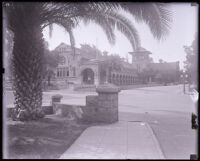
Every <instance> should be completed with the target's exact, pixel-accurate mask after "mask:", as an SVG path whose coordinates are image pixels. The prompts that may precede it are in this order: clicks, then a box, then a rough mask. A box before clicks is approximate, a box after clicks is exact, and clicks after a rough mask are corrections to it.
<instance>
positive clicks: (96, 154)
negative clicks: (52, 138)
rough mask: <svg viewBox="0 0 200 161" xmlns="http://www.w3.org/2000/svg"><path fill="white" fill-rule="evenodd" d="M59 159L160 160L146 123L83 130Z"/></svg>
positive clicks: (159, 152)
mask: <svg viewBox="0 0 200 161" xmlns="http://www.w3.org/2000/svg"><path fill="white" fill-rule="evenodd" d="M60 159H164V156H163V153H162V151H161V149H160V146H159V143H158V141H157V139H156V138H155V136H154V134H153V131H152V129H151V128H150V126H149V125H148V124H147V123H143V122H127V121H119V122H117V123H114V124H110V125H101V126H93V127H90V128H88V129H86V130H85V131H84V132H83V133H82V134H81V136H80V137H79V138H78V139H77V140H76V141H75V142H74V144H73V145H72V146H71V147H70V148H69V149H68V150H67V151H66V152H65V153H64V154H63V155H62V156H61V157H60Z"/></svg>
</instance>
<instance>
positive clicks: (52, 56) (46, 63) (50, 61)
mask: <svg viewBox="0 0 200 161" xmlns="http://www.w3.org/2000/svg"><path fill="white" fill-rule="evenodd" d="M58 64H59V56H58V53H57V51H52V52H51V51H49V50H48V48H45V51H44V59H43V76H44V80H45V82H46V80H47V85H48V86H50V85H51V78H52V77H53V76H54V73H55V69H56V67H58Z"/></svg>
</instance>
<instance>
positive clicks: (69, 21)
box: [3, 2, 170, 120]
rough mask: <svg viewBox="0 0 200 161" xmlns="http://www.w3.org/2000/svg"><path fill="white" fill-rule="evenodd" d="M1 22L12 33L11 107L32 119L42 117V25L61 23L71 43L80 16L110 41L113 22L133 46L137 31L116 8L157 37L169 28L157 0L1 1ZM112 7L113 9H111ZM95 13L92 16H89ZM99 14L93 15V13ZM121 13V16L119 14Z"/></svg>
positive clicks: (163, 34)
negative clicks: (140, 0)
mask: <svg viewBox="0 0 200 161" xmlns="http://www.w3.org/2000/svg"><path fill="white" fill-rule="evenodd" d="M3 5H4V7H3V12H4V13H3V14H4V16H5V18H4V20H7V21H6V22H5V21H4V22H5V23H4V25H6V27H8V28H9V29H10V30H11V31H12V32H13V33H14V47H13V69H14V71H13V77H14V84H13V88H14V95H15V111H16V115H14V116H17V118H18V119H20V120H32V119H38V118H40V117H43V113H42V110H41V106H42V71H41V69H42V68H43V64H42V60H43V58H44V44H43V41H44V40H43V35H42V29H44V28H45V27H46V26H50V27H51V26H52V24H54V23H56V24H59V25H61V26H63V27H64V28H65V29H66V30H67V31H68V32H69V35H70V40H71V44H72V47H73V46H74V45H75V40H74V38H73V33H72V29H73V28H74V27H76V26H77V24H78V23H79V21H80V19H84V21H88V20H91V21H94V22H95V23H97V24H99V25H101V26H102V27H103V29H104V30H105V33H106V35H107V37H108V38H109V40H110V42H114V33H113V30H112V29H113V27H114V26H116V27H117V28H118V29H120V31H122V32H123V33H124V34H125V35H126V36H128V38H129V40H131V44H132V46H133V48H135V47H136V46H137V45H139V42H138V41H137V40H139V39H138V37H137V34H136V33H137V32H136V30H135V28H133V26H130V24H128V21H127V20H125V19H124V17H123V16H121V15H119V14H117V13H118V12H117V11H118V10H119V9H124V10H125V11H128V12H129V13H131V14H132V15H133V16H135V18H136V20H137V21H144V22H145V23H146V24H147V25H148V26H149V27H150V30H151V32H152V34H153V35H154V36H155V37H156V38H157V39H158V40H161V39H162V38H163V37H164V36H165V35H166V33H167V32H168V31H169V22H170V12H169V11H168V10H167V8H166V6H165V5H163V4H160V3H155V4H154V3H145V4H140V3H129V4H128V3H110V2H101V3H93V2H90V3H33V2H23V3H19V2H18V3H14V2H9V3H4V4H3ZM112 11H113V12H112ZM92 15H95V16H92ZM98 15H99V17H101V19H97V18H96V16H98ZM120 16H121V17H120Z"/></svg>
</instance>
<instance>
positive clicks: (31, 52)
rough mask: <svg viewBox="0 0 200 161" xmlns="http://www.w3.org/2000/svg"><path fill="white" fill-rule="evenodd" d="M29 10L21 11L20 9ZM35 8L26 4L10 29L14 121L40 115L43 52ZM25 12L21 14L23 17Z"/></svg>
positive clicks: (33, 118)
mask: <svg viewBox="0 0 200 161" xmlns="http://www.w3.org/2000/svg"><path fill="white" fill-rule="evenodd" d="M27 9H28V10H29V11H28V12H25V11H24V10H27ZM35 11H36V6H34V5H29V6H28V5H27V6H25V5H24V7H23V8H19V9H18V10H17V13H18V14H19V15H23V18H21V19H17V20H18V21H19V20H20V23H16V24H15V25H18V26H17V27H15V29H14V35H15V36H14V48H13V75H14V84H13V85H14V96H15V113H14V115H13V118H14V119H19V120H22V121H24V120H35V119H38V118H40V117H43V116H44V114H43V112H42V110H41V109H42V108H41V106H42V59H43V53H44V47H43V39H42V29H41V27H40V22H39V21H40V20H39V13H37V12H35ZM24 13H25V14H24Z"/></svg>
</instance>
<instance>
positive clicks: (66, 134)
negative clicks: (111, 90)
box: [6, 115, 91, 159]
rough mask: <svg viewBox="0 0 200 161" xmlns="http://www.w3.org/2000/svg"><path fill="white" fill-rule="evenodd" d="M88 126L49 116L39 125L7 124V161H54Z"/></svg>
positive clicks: (10, 122)
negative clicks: (43, 160) (47, 160)
mask: <svg viewBox="0 0 200 161" xmlns="http://www.w3.org/2000/svg"><path fill="white" fill-rule="evenodd" d="M89 126H91V124H86V123H81V122H79V123H78V122H76V121H73V120H67V119H66V118H62V117H58V116H55V115H49V116H47V117H45V118H43V119H41V120H39V121H29V122H19V121H12V120H8V121H7V132H8V133H7V138H6V139H7V143H6V144H7V146H8V149H7V150H8V158H9V159H57V158H59V157H60V156H61V155H62V154H63V153H64V152H65V151H66V150H67V149H68V148H69V147H70V145H71V144H72V143H73V142H74V141H75V140H76V139H77V138H78V137H79V136H80V134H81V133H82V132H83V131H84V130H85V129H86V128H87V127H89Z"/></svg>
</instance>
